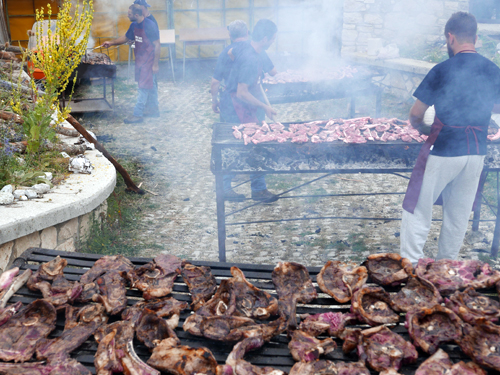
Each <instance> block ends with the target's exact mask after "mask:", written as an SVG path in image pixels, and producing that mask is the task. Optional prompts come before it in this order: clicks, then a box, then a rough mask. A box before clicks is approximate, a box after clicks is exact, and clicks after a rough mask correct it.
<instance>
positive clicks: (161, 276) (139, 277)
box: [127, 254, 182, 300]
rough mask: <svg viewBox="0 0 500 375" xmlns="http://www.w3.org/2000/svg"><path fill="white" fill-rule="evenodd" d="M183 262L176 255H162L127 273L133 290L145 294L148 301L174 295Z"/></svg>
mask: <svg viewBox="0 0 500 375" xmlns="http://www.w3.org/2000/svg"><path fill="white" fill-rule="evenodd" d="M181 266H182V261H181V260H180V259H179V258H177V257H176V256H175V255H171V254H160V255H158V256H157V257H156V258H154V259H153V260H152V261H151V262H149V263H147V264H145V265H143V266H141V267H136V268H134V269H133V270H130V271H128V272H127V278H128V279H129V281H130V284H131V286H132V287H133V288H137V289H139V290H140V291H141V292H143V297H144V299H146V300H149V299H153V298H160V297H164V296H166V295H169V294H170V293H172V288H173V286H174V281H175V279H176V278H177V276H178V275H179V274H180V273H181Z"/></svg>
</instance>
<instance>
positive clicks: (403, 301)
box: [391, 275, 443, 312]
mask: <svg viewBox="0 0 500 375" xmlns="http://www.w3.org/2000/svg"><path fill="white" fill-rule="evenodd" d="M442 300H443V298H442V297H441V295H440V294H439V292H438V291H437V289H436V287H435V286H434V285H433V284H432V283H431V282H429V281H428V280H426V279H423V278H421V277H419V276H414V275H409V277H408V281H407V282H406V285H405V286H404V287H403V288H401V290H400V291H399V292H398V293H396V294H395V295H393V296H391V301H392V308H393V309H394V310H396V311H399V312H408V311H410V310H411V309H414V308H429V307H432V306H434V305H436V304H438V303H441V302H442Z"/></svg>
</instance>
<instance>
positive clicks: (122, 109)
mask: <svg viewBox="0 0 500 375" xmlns="http://www.w3.org/2000/svg"><path fill="white" fill-rule="evenodd" d="M162 69H163V68H162ZM164 69H168V67H167V66H165V67H164ZM199 76H201V77H196V78H191V79H189V80H186V81H178V82H177V83H173V82H172V81H170V80H166V79H164V80H161V81H160V82H159V98H160V107H161V108H160V112H161V117H160V118H159V119H156V118H155V119H152V118H149V119H146V120H145V121H144V122H143V123H141V124H131V125H127V124H124V123H123V119H124V118H125V117H126V116H128V115H130V114H131V112H132V109H133V106H134V104H135V95H136V86H135V84H134V83H133V82H131V81H127V80H126V69H121V70H120V73H119V76H118V79H117V81H116V93H115V95H116V110H115V112H114V113H110V114H90V115H89V114H87V115H84V116H77V118H80V119H81V121H82V122H83V123H84V124H87V125H88V126H91V130H92V131H94V132H95V133H96V134H97V136H100V137H103V138H101V139H104V140H106V141H108V142H107V143H104V145H105V147H106V148H107V149H108V150H109V151H110V152H111V153H112V154H114V155H116V156H118V157H132V158H137V159H138V160H140V161H141V163H142V164H143V165H145V166H146V168H147V169H148V175H149V176H150V177H148V179H147V180H144V181H143V187H144V188H146V189H147V190H149V191H152V192H155V193H157V194H158V195H157V196H154V197H152V199H151V202H152V203H153V204H152V205H150V207H149V208H148V209H147V210H146V212H147V213H146V214H145V216H144V217H143V218H142V219H141V222H140V223H138V227H139V228H141V230H140V234H139V236H142V238H143V239H144V242H145V243H147V242H150V241H151V240H154V241H155V242H156V243H157V244H158V245H160V246H161V247H162V248H163V249H164V250H158V249H150V248H147V247H145V248H144V250H143V254H141V255H142V256H154V255H155V254H156V253H157V252H158V251H167V252H170V253H173V254H176V255H178V256H181V257H183V258H188V259H197V260H210V261H216V260H218V243H217V219H216V205H215V178H214V175H213V174H212V173H211V171H210V168H209V166H210V154H211V135H212V128H211V127H212V124H213V123H214V122H216V121H217V120H218V115H216V114H214V113H213V112H212V110H211V103H210V94H209V92H208V90H209V82H210V76H211V72H210V71H207V72H206V73H202V74H199ZM92 90H94V91H95V90H97V91H99V90H100V88H99V87H98V86H92V87H91V88H90V91H92ZM274 107H275V108H276V110H277V111H278V114H279V115H278V116H279V120H280V121H282V122H285V121H307V120H311V119H319V118H330V117H344V118H345V117H347V114H348V113H349V100H347V99H336V100H324V101H317V102H304V103H291V104H282V105H275V106H274ZM409 108H410V103H409V102H407V101H401V100H400V99H399V98H395V97H392V96H390V95H384V96H383V107H382V115H383V116H387V117H399V118H404V119H405V118H406V116H407V113H408V110H409ZM356 109H357V111H356V115H357V116H358V115H359V116H372V117H374V112H375V100H374V98H371V97H367V98H360V100H358V105H357V108H356ZM319 176H320V175H315V174H313V175H298V174H286V175H271V176H268V178H267V182H268V188H269V190H271V191H273V192H275V193H278V192H282V191H284V190H287V189H290V188H291V187H293V186H297V185H299V184H301V183H304V182H306V181H308V180H310V179H314V178H317V177H319ZM242 178H243V177H237V179H236V180H235V182H243V181H244V180H243V179H242ZM406 185H407V179H405V178H402V177H399V176H395V175H389V174H348V175H333V176H329V177H327V178H324V179H320V180H318V181H317V182H315V183H313V184H310V185H308V186H307V187H305V188H302V189H299V190H296V191H294V192H292V193H290V194H287V195H293V196H300V195H312V194H321V195H326V194H340V193H343V194H346V193H351V194H354V193H358V194H367V193H377V192H378V193H389V192H394V193H398V194H392V195H362V196H346V197H335V198H332V197H305V198H304V197H303V198H300V197H299V198H297V199H289V198H288V197H287V196H285V197H284V198H283V199H280V200H279V201H277V202H275V203H273V204H269V205H258V206H255V207H252V208H251V209H248V210H245V211H242V212H239V213H237V214H234V215H231V216H229V217H228V218H227V221H228V222H232V223H240V222H246V221H262V220H275V219H284V218H287V219H304V218H310V217H319V216H329V217H332V216H334V217H345V218H346V219H342V220H332V219H328V220H327V219H325V220H317V219H316V220H295V221H288V222H282V223H276V222H270V223H260V224H236V225H230V226H228V230H227V240H226V245H227V261H229V262H242V263H261V264H275V263H277V262H278V261H297V262H300V263H303V264H305V265H308V266H319V265H323V264H324V262H325V261H326V260H329V259H332V260H345V261H349V260H350V261H355V262H360V261H362V260H363V259H364V258H365V257H366V256H367V255H368V254H371V253H377V252H398V251H399V230H400V229H399V226H400V221H399V220H392V219H399V218H400V217H401V210H402V208H401V203H402V199H403V195H402V194H401V193H403V192H404V191H405V189H406ZM236 191H238V192H240V193H244V194H246V196H247V197H249V196H250V187H249V186H248V184H244V185H242V186H240V187H238V188H237V189H236ZM249 203H252V201H251V200H248V201H245V202H243V203H230V202H228V203H227V204H226V213H230V212H232V211H233V210H237V209H239V208H241V207H244V206H246V205H248V204H249ZM440 215H441V213H440V208H439V207H436V208H435V212H434V218H435V219H440ZM354 217H358V218H360V217H368V218H372V219H370V220H362V219H353V218H354ZM492 218H493V217H492V214H491V211H489V209H486V208H484V209H483V212H482V219H492ZM439 227H440V222H439V221H435V222H433V224H432V228H431V232H430V234H429V238H428V241H427V244H426V247H425V249H424V251H425V253H426V255H428V256H431V257H432V256H433V254H435V253H436V252H437V242H438V241H437V240H438V236H439ZM469 229H470V228H469ZM479 229H480V230H479V232H472V231H471V230H469V231H468V234H467V237H466V241H465V243H464V245H463V248H462V250H461V253H460V257H461V258H463V259H477V258H478V257H484V256H485V255H487V253H488V252H489V248H490V246H491V241H492V237H493V223H492V222H481V225H480V228H479Z"/></svg>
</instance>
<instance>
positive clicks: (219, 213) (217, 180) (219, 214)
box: [215, 173, 226, 262]
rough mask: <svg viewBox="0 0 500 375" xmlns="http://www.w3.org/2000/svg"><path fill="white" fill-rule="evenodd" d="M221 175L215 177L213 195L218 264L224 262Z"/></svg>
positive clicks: (224, 233)
mask: <svg viewBox="0 0 500 375" xmlns="http://www.w3.org/2000/svg"><path fill="white" fill-rule="evenodd" d="M222 181H223V175H222V174H221V173H217V174H216V175H215V194H216V200H217V236H218V240H219V262H225V261H226V212H225V207H224V186H223V182H222Z"/></svg>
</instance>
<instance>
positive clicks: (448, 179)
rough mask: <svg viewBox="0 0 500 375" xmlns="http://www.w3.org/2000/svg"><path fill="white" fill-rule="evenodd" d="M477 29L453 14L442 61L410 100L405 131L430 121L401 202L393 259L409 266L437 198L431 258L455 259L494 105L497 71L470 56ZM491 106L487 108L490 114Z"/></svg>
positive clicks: (466, 17)
mask: <svg viewBox="0 0 500 375" xmlns="http://www.w3.org/2000/svg"><path fill="white" fill-rule="evenodd" d="M476 33H477V22H476V19H475V18H474V16H473V15H471V14H469V13H465V12H457V13H454V14H453V15H452V16H451V18H450V19H449V20H448V22H447V23H446V26H445V36H446V42H447V46H448V53H449V55H450V58H449V59H448V60H446V61H444V62H442V63H440V64H438V65H436V66H435V67H434V68H432V69H431V70H430V72H429V73H428V74H427V76H426V77H425V78H424V80H423V81H422V83H421V84H420V86H419V87H418V88H417V90H416V91H415V93H414V94H413V95H414V96H415V97H416V98H417V101H416V102H415V104H414V105H413V107H412V109H411V111H410V122H411V124H412V125H413V127H415V128H417V129H423V118H424V114H425V112H426V110H427V109H428V108H429V106H432V105H434V107H435V110H436V116H435V118H434V123H433V124H432V127H431V131H430V135H429V137H428V138H427V140H426V142H425V144H424V145H423V146H422V150H421V151H420V154H419V157H418V160H417V163H416V165H415V168H414V169H413V173H412V176H411V180H410V183H409V184H408V190H407V192H406V196H405V199H404V201H403V217H402V223H401V255H402V256H403V257H405V258H408V259H409V260H410V261H411V262H412V263H413V264H417V262H418V260H419V259H420V258H423V257H424V253H423V248H424V245H425V242H426V240H427V235H428V233H429V230H430V226H431V220H432V206H433V204H434V202H436V201H437V200H438V198H439V196H440V195H441V196H442V199H443V223H442V226H441V233H440V235H439V244H438V246H439V250H438V253H437V255H436V259H437V260H439V259H457V257H458V253H459V251H460V247H461V246H462V243H463V239H464V236H465V233H466V231H467V225H468V221H469V217H470V213H471V210H472V205H473V202H474V198H475V196H476V191H477V188H478V184H479V178H480V175H481V171H482V168H483V161H484V156H485V155H486V136H487V134H488V125H489V122H490V117H491V112H492V110H495V112H497V107H498V106H497V104H498V103H500V69H499V68H498V67H497V66H496V65H495V64H494V63H493V62H491V61H490V60H488V59H486V58H485V57H483V56H481V55H479V54H478V53H477V52H476V50H475V47H474V46H475V43H476V40H477V36H476ZM494 107H495V108H494Z"/></svg>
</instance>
